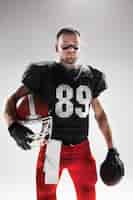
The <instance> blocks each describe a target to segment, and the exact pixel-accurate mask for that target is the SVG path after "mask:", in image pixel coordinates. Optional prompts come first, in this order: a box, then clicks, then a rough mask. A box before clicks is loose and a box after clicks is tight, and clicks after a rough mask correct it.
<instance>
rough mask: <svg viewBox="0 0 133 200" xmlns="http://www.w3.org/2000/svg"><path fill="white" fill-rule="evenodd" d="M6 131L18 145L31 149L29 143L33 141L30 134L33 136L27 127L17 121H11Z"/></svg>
mask: <svg viewBox="0 0 133 200" xmlns="http://www.w3.org/2000/svg"><path fill="white" fill-rule="evenodd" d="M8 131H9V133H10V135H11V136H12V137H13V138H14V140H15V141H16V143H17V144H18V146H19V147H21V148H22V149H24V150H28V149H31V146H30V143H31V142H32V141H33V139H32V137H31V136H33V135H34V133H33V132H32V131H31V130H30V129H29V128H27V127H25V126H23V125H22V124H20V123H18V122H13V123H12V124H11V125H10V126H9V127H8Z"/></svg>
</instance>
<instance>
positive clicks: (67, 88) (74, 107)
mask: <svg viewBox="0 0 133 200" xmlns="http://www.w3.org/2000/svg"><path fill="white" fill-rule="evenodd" d="M61 67H62V66H58V65H55V66H53V67H52V68H51V69H50V79H49V81H48V82H49V83H48V84H51V86H50V87H49V88H51V91H50V92H49V94H50V98H49V99H50V101H49V102H48V103H49V110H50V111H51V113H50V114H51V115H52V117H53V129H52V137H53V138H56V139H62V140H64V141H71V142H72V141H75V140H76V138H77V137H85V136H87V135H88V122H89V104H90V101H91V89H90V85H89V84H90V83H89V77H88V76H89V71H87V67H86V68H83V67H81V68H80V70H78V71H76V72H75V73H73V72H71V71H67V70H64V69H63V68H61Z"/></svg>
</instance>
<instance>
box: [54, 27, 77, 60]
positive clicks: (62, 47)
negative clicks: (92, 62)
mask: <svg viewBox="0 0 133 200" xmlns="http://www.w3.org/2000/svg"><path fill="white" fill-rule="evenodd" d="M79 51H80V33H79V32H78V31H77V30H75V29H73V28H62V29H60V30H59V31H58V33H57V35H56V52H57V53H58V56H59V61H60V62H63V63H64V64H75V63H76V61H77V59H78V57H79Z"/></svg>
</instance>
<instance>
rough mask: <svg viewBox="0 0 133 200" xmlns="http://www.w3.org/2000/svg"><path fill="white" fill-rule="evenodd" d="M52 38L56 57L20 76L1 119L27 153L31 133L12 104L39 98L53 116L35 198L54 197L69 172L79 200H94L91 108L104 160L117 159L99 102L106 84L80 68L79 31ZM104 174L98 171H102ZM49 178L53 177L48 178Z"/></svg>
mask: <svg viewBox="0 0 133 200" xmlns="http://www.w3.org/2000/svg"><path fill="white" fill-rule="evenodd" d="M56 36H57V37H56V45H55V46H56V52H57V55H58V59H57V60H56V61H52V62H41V63H32V64H30V65H29V66H28V68H27V69H26V71H25V72H24V74H23V78H22V83H23V85H22V86H20V87H19V88H18V89H17V90H16V91H15V92H14V93H13V94H12V95H11V96H10V97H9V98H8V99H7V102H6V105H5V112H4V117H5V120H6V123H7V125H8V130H9V133H10V135H11V136H12V137H13V138H14V139H15V140H16V141H19V142H18V143H20V141H22V143H23V142H24V145H22V148H23V149H29V148H30V147H29V144H30V143H32V140H31V138H32V135H33V132H32V131H31V130H30V129H28V128H27V127H25V126H24V125H22V124H20V123H19V122H18V121H17V113H16V104H17V102H18V100H19V99H20V98H21V97H23V96H25V95H27V94H33V95H35V96H38V97H39V98H40V99H41V100H42V101H43V102H45V103H46V104H47V106H48V113H49V114H50V116H51V117H52V132H51V135H50V140H48V143H47V144H45V145H43V146H42V147H41V149H40V153H39V157H38V162H37V175H36V178H37V199H38V200H45V199H49V200H55V199H56V187H57V184H58V179H59V177H60V175H61V172H62V170H63V169H64V168H67V169H68V171H69V174H70V176H71V178H72V180H73V182H74V185H75V190H76V194H77V199H78V200H88V199H90V200H95V199H96V192H95V184H96V181H97V172H96V163H95V159H94V157H93V155H92V152H91V149H90V144H89V143H90V141H89V129H90V126H89V123H88V122H89V110H90V106H91V107H92V108H93V110H94V114H95V118H96V121H97V123H98V125H99V128H100V130H101V133H102V134H103V135H104V138H105V141H106V144H107V149H108V151H107V155H108V156H107V157H108V158H109V159H106V160H107V161H109V160H110V158H111V160H112V159H113V161H114V158H116V155H117V157H118V151H117V150H116V149H115V148H114V146H113V142H112V131H111V128H110V126H109V123H108V119H107V115H106V113H105V111H104V109H103V106H102V105H101V102H100V101H99V99H98V96H99V95H100V94H101V92H103V91H104V90H105V89H106V88H107V84H106V81H105V76H104V74H103V73H102V72H101V71H100V70H98V69H96V68H94V67H92V66H89V65H80V64H78V62H77V60H78V58H79V53H80V33H79V31H77V30H75V29H73V28H63V29H61V30H59V32H58V33H57V35H56ZM27 145H28V146H27ZM116 160H117V159H116ZM106 166H107V165H106ZM104 170H105V168H104V169H103V168H102V170H101V171H102V172H103V171H104ZM122 175H123V174H122ZM57 176H58V178H57ZM104 176H110V174H109V173H108V174H104V173H102V174H101V177H104ZM51 177H54V178H53V179H52V180H50V178H51ZM105 183H107V182H106V181H105Z"/></svg>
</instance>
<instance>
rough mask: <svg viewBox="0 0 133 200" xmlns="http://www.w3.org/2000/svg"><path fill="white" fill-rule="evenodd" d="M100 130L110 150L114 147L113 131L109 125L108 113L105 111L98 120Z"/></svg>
mask: <svg viewBox="0 0 133 200" xmlns="http://www.w3.org/2000/svg"><path fill="white" fill-rule="evenodd" d="M96 120H97V122H98V125H99V128H100V130H101V132H102V134H103V136H104V138H105V141H106V143H107V146H108V148H112V147H113V140H112V131H111V128H110V126H109V123H108V119H107V116H106V113H105V112H104V111H103V112H102V113H101V115H100V116H99V117H97V118H96Z"/></svg>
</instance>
